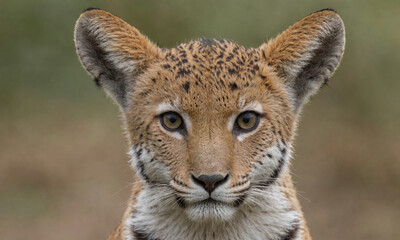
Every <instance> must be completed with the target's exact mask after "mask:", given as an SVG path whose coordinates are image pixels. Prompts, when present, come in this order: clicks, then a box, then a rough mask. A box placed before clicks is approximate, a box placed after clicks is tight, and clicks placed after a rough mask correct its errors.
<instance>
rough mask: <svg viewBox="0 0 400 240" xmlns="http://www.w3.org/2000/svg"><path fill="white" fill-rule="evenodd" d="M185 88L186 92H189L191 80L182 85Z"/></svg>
mask: <svg viewBox="0 0 400 240" xmlns="http://www.w3.org/2000/svg"><path fill="white" fill-rule="evenodd" d="M182 87H183V89H185V91H186V93H189V88H190V82H186V83H185V84H183V85H182Z"/></svg>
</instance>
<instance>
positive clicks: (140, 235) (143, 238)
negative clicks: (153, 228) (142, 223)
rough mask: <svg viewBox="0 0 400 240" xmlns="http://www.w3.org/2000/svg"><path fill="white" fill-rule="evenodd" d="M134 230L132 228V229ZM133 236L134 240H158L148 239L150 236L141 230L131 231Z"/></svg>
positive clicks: (156, 239)
mask: <svg viewBox="0 0 400 240" xmlns="http://www.w3.org/2000/svg"><path fill="white" fill-rule="evenodd" d="M134 228H135V227H134V226H133V229H134ZM133 236H135V240H159V239H158V238H152V237H150V234H148V233H146V232H144V231H141V230H133Z"/></svg>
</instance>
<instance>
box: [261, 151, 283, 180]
mask: <svg viewBox="0 0 400 240" xmlns="http://www.w3.org/2000/svg"><path fill="white" fill-rule="evenodd" d="M267 156H268V157H269V156H271V155H270V154H267ZM271 157H272V156H271ZM284 163H285V159H284V158H283V157H281V158H280V159H279V161H278V166H277V167H276V168H275V169H274V171H273V172H272V174H271V176H270V177H269V179H268V180H265V181H261V182H260V183H259V184H258V185H261V186H264V187H267V186H270V185H271V184H273V183H274V182H276V180H277V178H278V177H279V175H280V173H281V171H282V168H283V165H284Z"/></svg>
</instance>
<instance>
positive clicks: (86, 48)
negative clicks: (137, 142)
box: [75, 9, 160, 109]
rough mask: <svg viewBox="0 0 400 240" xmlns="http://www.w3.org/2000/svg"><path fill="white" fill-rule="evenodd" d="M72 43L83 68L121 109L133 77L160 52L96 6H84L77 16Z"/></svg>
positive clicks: (132, 28)
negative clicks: (73, 41) (86, 7)
mask: <svg viewBox="0 0 400 240" xmlns="http://www.w3.org/2000/svg"><path fill="white" fill-rule="evenodd" d="M75 46H76V51H77V53H78V56H79V59H80V61H81V63H82V65H83V67H84V68H85V69H86V70H87V71H88V72H89V73H90V75H92V76H93V77H94V79H95V81H96V83H97V84H98V85H100V86H101V87H102V88H103V89H104V90H105V91H106V92H107V94H108V95H110V96H111V97H112V98H113V99H114V100H115V101H116V102H117V103H118V105H119V106H120V107H121V108H122V109H124V108H125V107H126V105H127V99H126V98H127V93H128V92H129V91H130V90H132V86H133V82H134V81H135V79H136V78H137V76H138V75H139V74H140V73H142V72H143V71H144V70H145V69H146V68H147V67H148V66H149V64H150V63H151V62H153V61H155V60H156V59H157V58H158V57H159V53H160V50H159V48H158V47H157V46H155V45H154V44H152V43H151V42H150V41H149V40H148V39H147V38H146V37H145V36H143V35H142V34H141V33H140V32H139V31H138V30H136V29H135V28H134V27H132V26H130V25H129V24H128V23H126V22H124V21H123V20H121V19H119V18H118V17H116V16H114V15H112V14H111V13H108V12H106V11H102V10H99V9H88V10H86V11H84V12H83V13H82V14H81V16H80V17H79V19H78V21H77V22H76V25H75Z"/></svg>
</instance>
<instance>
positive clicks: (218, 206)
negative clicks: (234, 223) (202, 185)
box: [185, 201, 237, 222]
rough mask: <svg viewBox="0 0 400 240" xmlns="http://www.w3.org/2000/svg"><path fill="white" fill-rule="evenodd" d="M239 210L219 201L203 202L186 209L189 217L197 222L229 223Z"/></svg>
mask: <svg viewBox="0 0 400 240" xmlns="http://www.w3.org/2000/svg"><path fill="white" fill-rule="evenodd" d="M236 211H237V209H236V208H235V207H233V206H232V205H229V204H226V203H222V202H218V201H202V202H199V203H194V204H190V205H188V206H187V207H186V209H185V213H186V215H187V217H188V218H189V219H190V220H192V221H196V222H202V221H210V220H212V221H229V220H231V219H232V218H233V216H234V215H235V213H236Z"/></svg>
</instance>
